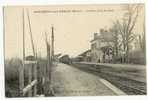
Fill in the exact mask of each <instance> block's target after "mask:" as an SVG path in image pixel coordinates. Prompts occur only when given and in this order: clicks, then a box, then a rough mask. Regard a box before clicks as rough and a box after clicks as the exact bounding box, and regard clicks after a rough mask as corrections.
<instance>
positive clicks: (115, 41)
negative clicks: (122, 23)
mask: <svg viewBox="0 0 148 100" xmlns="http://www.w3.org/2000/svg"><path fill="white" fill-rule="evenodd" d="M109 32H110V33H111V34H112V42H113V60H114V62H115V61H116V59H117V57H118V52H119V48H120V46H121V43H120V42H119V30H118V23H117V22H114V23H113V26H112V27H111V28H110V29H109Z"/></svg>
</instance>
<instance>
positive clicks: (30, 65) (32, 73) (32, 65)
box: [19, 61, 37, 97]
mask: <svg viewBox="0 0 148 100" xmlns="http://www.w3.org/2000/svg"><path fill="white" fill-rule="evenodd" d="M23 64H24V65H23V66H21V68H20V75H19V80H20V84H19V86H20V96H29V97H31V96H36V94H37V61H24V63H23ZM25 67H26V68H25ZM25 69H27V72H28V73H27V74H28V75H27V77H28V78H27V80H25V75H24V72H25ZM25 82H26V84H27V85H26V86H25Z"/></svg>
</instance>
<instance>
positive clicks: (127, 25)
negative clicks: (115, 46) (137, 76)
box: [117, 4, 141, 63]
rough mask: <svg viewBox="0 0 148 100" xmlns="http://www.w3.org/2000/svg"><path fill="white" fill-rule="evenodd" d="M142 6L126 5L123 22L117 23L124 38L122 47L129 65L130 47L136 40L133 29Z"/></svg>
mask: <svg viewBox="0 0 148 100" xmlns="http://www.w3.org/2000/svg"><path fill="white" fill-rule="evenodd" d="M140 7H141V6H140V5H139V4H136V5H126V6H124V8H125V11H126V12H125V14H124V16H123V19H122V20H121V21H119V20H118V21H117V24H118V29H119V33H120V35H121V38H122V46H123V51H124V54H123V55H124V59H125V61H124V62H126V63H129V45H130V43H131V42H132V41H133V40H134V39H135V34H134V32H133V29H134V27H135V25H136V21H137V18H138V14H139V11H140Z"/></svg>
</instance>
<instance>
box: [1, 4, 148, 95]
mask: <svg viewBox="0 0 148 100" xmlns="http://www.w3.org/2000/svg"><path fill="white" fill-rule="evenodd" d="M3 20H4V23H3V26H4V27H3V28H4V33H3V34H4V81H5V83H4V84H5V87H4V89H5V97H6V98H16V97H70V96H127V95H147V78H146V75H147V73H146V70H147V69H146V37H145V33H146V32H145V4H144V3H132V4H131V3H126V4H85V5H84V4H67V5H66V4H63V5H21V6H20V5H13V6H11V5H8V6H3Z"/></svg>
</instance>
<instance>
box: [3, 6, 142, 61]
mask: <svg viewBox="0 0 148 100" xmlns="http://www.w3.org/2000/svg"><path fill="white" fill-rule="evenodd" d="M23 9H24V19H25V23H24V25H25V54H26V56H27V55H32V54H33V53H32V49H31V40H30V34H29V24H28V19H27V11H28V12H29V16H30V20H31V30H32V34H33V41H34V45H35V50H36V51H37V53H38V55H39V56H42V57H46V45H45V32H46V33H47V37H48V40H49V41H50V37H51V26H53V27H54V35H55V54H58V53H62V54H69V55H70V56H71V57H75V56H77V55H78V54H80V53H82V52H84V51H86V50H88V49H90V41H91V40H92V39H93V34H94V33H95V32H99V30H100V29H101V28H106V29H108V28H110V27H111V25H112V23H113V21H115V20H117V19H121V18H122V16H123V14H124V10H123V5H119V4H118V5H49V6H6V7H4V35H5V58H12V57H19V58H22V55H23V52H22V51H23V49H22V48H23V42H22V40H23V17H22V13H23ZM143 21H144V10H142V11H141V13H140V14H139V18H138V20H137V25H136V26H135V32H136V33H141V32H142V30H143Z"/></svg>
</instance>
